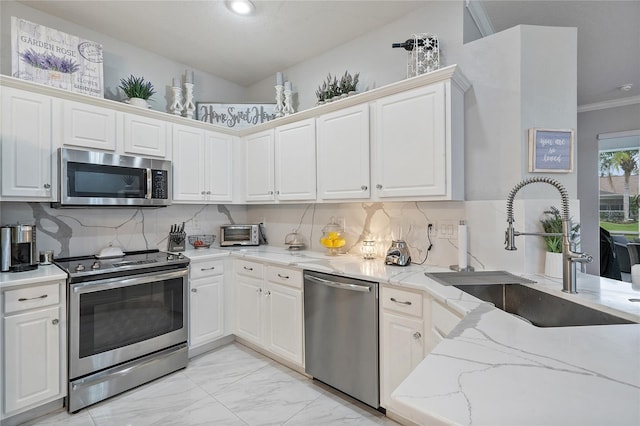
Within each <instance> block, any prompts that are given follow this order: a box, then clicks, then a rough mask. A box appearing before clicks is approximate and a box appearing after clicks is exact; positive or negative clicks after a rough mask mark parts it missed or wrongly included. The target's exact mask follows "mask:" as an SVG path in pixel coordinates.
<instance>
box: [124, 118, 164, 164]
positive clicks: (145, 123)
mask: <svg viewBox="0 0 640 426" xmlns="http://www.w3.org/2000/svg"><path fill="white" fill-rule="evenodd" d="M123 116H124V117H123V119H124V138H123V141H124V152H125V153H126V154H129V155H143V156H146V157H160V158H166V157H167V151H168V149H167V146H168V144H169V140H170V139H169V138H170V134H169V129H170V127H171V125H170V124H169V123H167V122H166V121H164V120H157V119H155V118H149V117H143V116H140V115H135V114H129V113H127V112H125V113H123Z"/></svg>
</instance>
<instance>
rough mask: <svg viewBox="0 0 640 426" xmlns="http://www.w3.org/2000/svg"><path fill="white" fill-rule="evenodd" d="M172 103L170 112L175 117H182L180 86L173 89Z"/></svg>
mask: <svg viewBox="0 0 640 426" xmlns="http://www.w3.org/2000/svg"><path fill="white" fill-rule="evenodd" d="M171 93H172V98H173V99H172V101H171V105H170V106H169V112H170V113H171V114H175V115H182V108H183V106H182V89H180V87H178V86H172V87H171Z"/></svg>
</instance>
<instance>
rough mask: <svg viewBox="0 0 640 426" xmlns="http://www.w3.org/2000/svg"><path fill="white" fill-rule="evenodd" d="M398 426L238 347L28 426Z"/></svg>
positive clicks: (276, 364) (324, 387) (225, 347)
mask: <svg viewBox="0 0 640 426" xmlns="http://www.w3.org/2000/svg"><path fill="white" fill-rule="evenodd" d="M351 424H356V425H388V426H390V425H396V423H395V422H393V421H392V420H390V419H388V418H386V417H385V416H383V415H382V414H380V413H378V412H377V411H375V410H373V409H371V408H369V407H366V406H365V405H363V404H361V403H359V402H357V401H355V400H351V399H350V398H348V397H345V396H343V395H339V394H337V393H336V392H335V391H333V390H331V389H330V388H328V387H326V386H325V385H321V384H318V383H317V382H314V381H312V380H310V379H309V378H307V377H306V376H304V375H302V374H299V373H297V372H295V371H293V370H290V369H289V368H287V367H284V366H282V365H280V364H278V363H276V362H275V361H273V360H271V359H269V358H267V357H265V356H263V355H261V354H259V353H257V352H255V351H253V350H251V349H248V348H246V347H244V346H242V345H240V344H238V343H232V344H229V345H227V346H224V347H222V348H218V349H216V350H214V351H211V352H208V353H206V354H203V355H200V356H198V357H196V358H193V359H191V360H190V361H189V366H188V367H187V368H186V369H184V370H181V371H178V372H175V373H173V374H170V375H168V376H165V377H162V378H159V379H157V380H154V381H153V382H151V383H147V384H145V385H143V386H140V387H138V388H135V389H132V390H130V391H128V392H125V393H123V394H120V395H117V396H115V397H113V398H110V399H108V400H105V401H102V402H100V403H98V404H95V405H93V406H91V407H87V408H85V409H83V410H81V411H80V412H78V413H76V414H68V413H67V412H66V411H56V412H54V413H52V414H49V415H47V416H44V417H41V418H38V419H36V420H34V421H31V422H29V423H27V425H28V426H44V425H47V426H49V425H53V426H56V425H60V426H62V425H65V426H67V425H69V426H112V425H113V426H151V425H153V426H160V425H162V426H199V425H216V426H250V425H256V426H267V425H286V426H301V425H305V426H309V425H314V426H315V425H318V426H320V425H351Z"/></svg>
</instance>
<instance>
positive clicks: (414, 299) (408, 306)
mask: <svg viewBox="0 0 640 426" xmlns="http://www.w3.org/2000/svg"><path fill="white" fill-rule="evenodd" d="M382 308H383V309H388V310H390V311H395V312H400V313H403V314H405V315H413V316H416V317H422V294H421V293H412V292H410V291H405V290H399V289H397V288H389V287H382Z"/></svg>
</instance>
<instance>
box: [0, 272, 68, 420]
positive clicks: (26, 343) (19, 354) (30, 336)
mask: <svg viewBox="0 0 640 426" xmlns="http://www.w3.org/2000/svg"><path fill="white" fill-rule="evenodd" d="M65 291H66V283H65V281H52V282H44V283H41V284H38V285H35V286H26V287H23V286H21V287H19V288H15V289H8V290H6V291H4V292H3V300H4V303H3V324H2V327H3V335H4V338H3V342H2V344H3V355H4V362H3V364H2V373H3V374H2V376H3V378H4V379H3V382H2V387H3V388H2V394H3V395H4V398H3V401H2V418H6V417H11V416H13V415H16V414H19V413H21V412H24V411H27V410H29V409H33V408H36V407H38V406H40V405H43V404H46V403H48V402H51V401H54V400H56V399H60V398H63V397H64V396H66V377H67V375H66V308H65V306H66V302H65V300H66V293H65Z"/></svg>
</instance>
